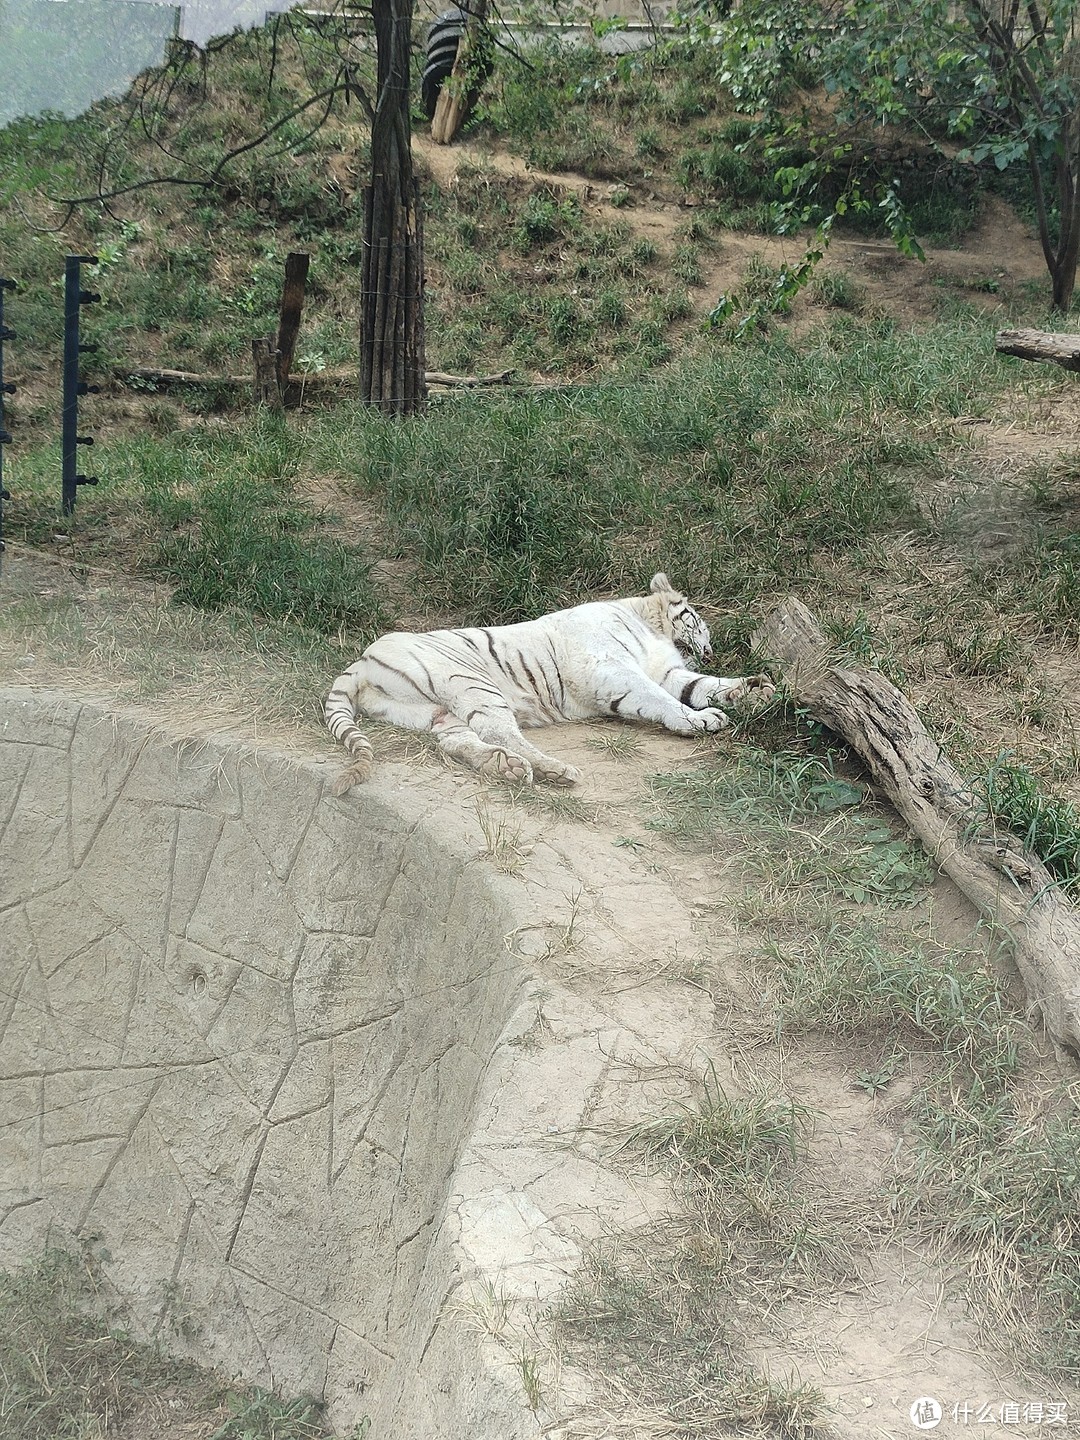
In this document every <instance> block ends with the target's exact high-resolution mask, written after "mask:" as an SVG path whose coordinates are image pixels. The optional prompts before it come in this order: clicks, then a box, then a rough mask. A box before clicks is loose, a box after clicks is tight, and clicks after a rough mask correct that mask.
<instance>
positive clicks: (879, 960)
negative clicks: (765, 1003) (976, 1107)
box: [764, 923, 1021, 1091]
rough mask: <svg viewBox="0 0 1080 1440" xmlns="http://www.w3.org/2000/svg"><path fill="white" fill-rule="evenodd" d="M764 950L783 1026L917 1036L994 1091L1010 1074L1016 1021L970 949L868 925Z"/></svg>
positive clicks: (1017, 1040) (1016, 1046)
mask: <svg viewBox="0 0 1080 1440" xmlns="http://www.w3.org/2000/svg"><path fill="white" fill-rule="evenodd" d="M764 954H765V955H766V957H767V958H768V961H769V963H770V966H771V967H772V968H773V973H774V975H775V977H776V980H777V983H778V986H779V996H778V1013H779V1020H780V1024H781V1025H782V1026H783V1027H784V1028H787V1029H791V1030H794V1031H799V1030H806V1029H817V1030H822V1031H824V1032H826V1033H827V1034H831V1035H860V1036H863V1037H869V1036H874V1035H879V1034H884V1035H885V1036H887V1037H890V1038H892V1039H894V1040H899V1039H902V1038H904V1037H909V1038H914V1037H919V1038H921V1039H923V1040H927V1041H930V1042H932V1043H933V1045H934V1046H935V1047H936V1048H937V1049H939V1050H940V1051H941V1053H942V1054H943V1055H944V1057H945V1059H946V1061H947V1062H948V1064H949V1065H950V1066H956V1067H960V1068H961V1069H962V1070H963V1071H964V1072H966V1073H967V1074H968V1075H969V1076H976V1077H978V1080H979V1083H980V1084H981V1085H982V1086H984V1087H991V1086H993V1087H995V1088H996V1089H997V1090H998V1091H1000V1089H1001V1087H1002V1086H1003V1085H1004V1084H1005V1083H1006V1082H1007V1081H1008V1080H1009V1079H1010V1078H1011V1077H1012V1076H1013V1075H1014V1074H1015V1073H1016V1070H1017V1068H1018V1065H1019V1057H1020V1044H1021V1030H1020V1027H1018V1026H1017V1024H1016V1022H1015V1020H1014V1019H1013V1018H1012V1016H1011V1015H1010V1013H1009V1009H1008V1006H1007V1005H1006V1003H1005V1001H1004V999H1003V997H1002V994H1001V990H1000V987H999V985H998V982H997V980H996V978H995V977H994V975H993V974H992V973H991V972H990V971H989V970H988V969H987V968H986V967H985V965H982V964H979V963H978V962H976V961H975V960H974V959H973V958H972V957H971V956H965V955H958V954H956V953H953V952H949V951H945V950H942V949H940V948H939V947H937V946H935V945H930V944H920V943H917V942H915V941H912V940H909V941H908V942H907V943H900V942H898V941H896V940H890V939H889V938H888V936H887V933H886V932H884V931H883V930H882V929H881V928H880V927H879V926H875V925H872V924H869V923H863V924H857V925H856V926H855V927H854V928H852V927H851V926H850V925H842V924H840V925H836V926H835V927H833V928H830V929H825V930H820V931H818V932H816V933H813V934H811V935H810V936H808V937H807V939H806V940H805V942H804V943H802V944H796V945H792V944H790V943H783V942H781V943H773V944H770V945H768V946H767V947H766V949H765V951H764Z"/></svg>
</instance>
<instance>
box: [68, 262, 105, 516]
mask: <svg viewBox="0 0 1080 1440" xmlns="http://www.w3.org/2000/svg"><path fill="white" fill-rule="evenodd" d="M97 263H98V257H97V256H96V255H68V256H67V258H66V260H65V264H64V409H63V435H62V460H63V499H62V501H61V510H62V512H63V514H65V515H72V514H74V511H75V497H76V493H77V490H78V487H79V486H80V485H96V484H97V483H98V477H97V476H96V475H79V474H76V471H77V470H78V461H77V459H76V454H77V451H78V447H79V446H80V445H93V443H94V439H93V436H92V435H80V434H79V396H80V395H96V394H97V393H98V386H97V385H87V384H86V382H85V381H83V380H80V379H79V356H80V355H83V354H87V353H89V352H93V351H95V350H97V348H98V347H97V345H96V344H94V343H93V342H92V341H91V342H89V343H87V344H85V345H80V343H79V310H80V307H81V306H83V305H93V304H94V303H95V302H96V301H98V300H100V299H101V296H100V295H98V294H96V293H95V292H94V291H92V290H84V289H83V288H82V283H81V279H80V274H79V271H80V267H81V266H83V265H96V264H97Z"/></svg>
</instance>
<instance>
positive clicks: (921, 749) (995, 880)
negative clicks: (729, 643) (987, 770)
mask: <svg viewBox="0 0 1080 1440" xmlns="http://www.w3.org/2000/svg"><path fill="white" fill-rule="evenodd" d="M754 643H755V648H757V649H760V650H761V651H762V652H763V653H765V654H767V655H771V656H772V657H774V659H775V660H776V661H777V662H778V663H779V666H780V669H781V670H782V673H783V678H784V683H785V684H786V685H787V687H788V689H789V690H790V692H791V694H792V695H793V696H794V698H795V699H796V701H798V703H799V704H800V705H804V706H805V707H806V708H807V709H808V710H809V712H810V714H811V715H813V717H814V718H815V719H816V720H820V721H821V722H822V723H823V724H825V725H827V726H829V728H830V729H831V730H835V731H836V732H837V734H839V735H842V736H843V737H844V739H845V740H847V741H848V742H849V744H850V745H851V746H852V748H853V749H854V750H855V751H857V752H858V754H859V756H860V758H861V759H862V760H863V761H864V762H865V764H866V765H867V767H868V768H869V770H870V772H871V774H872V775H873V777H874V779H875V781H876V782H877V783H878V784H879V785H880V786H881V788H882V790H884V792H885V794H886V795H887V796H888V797H889V799H890V800H891V801H892V803H893V804H894V805H895V806H896V808H897V810H898V811H899V812H900V814H901V815H902V816H903V818H904V819H905V820H906V821H907V823H908V824H909V825H910V826H911V828H912V830H913V831H914V832H915V834H916V835H917V836H918V838H919V839H920V840H921V841H922V844H923V846H924V848H925V849H926V850H927V852H928V853H929V854H930V856H931V857H932V858H933V859H934V861H935V862H936V863H937V864H938V865H940V866H941V868H942V869H943V870H944V871H945V872H946V874H947V875H949V877H950V878H951V879H952V880H954V881H955V882H956V884H957V885H959V887H960V889H961V890H963V891H964V893H965V894H966V895H967V897H968V899H969V900H971V901H972V902H973V903H974V904H975V905H976V906H977V907H978V909H979V910H980V911H981V912H982V913H983V914H984V915H986V916H987V917H988V918H989V919H991V920H992V921H994V923H995V924H997V925H1000V926H1001V927H1002V928H1003V929H1004V930H1005V931H1006V932H1007V934H1008V935H1009V937H1010V938H1011V940H1012V945H1013V957H1014V959H1015V960H1016V965H1017V969H1018V970H1019V971H1020V976H1021V979H1022V980H1023V982H1024V986H1025V988H1026V989H1027V992H1028V1001H1029V1004H1030V1006H1031V1008H1032V1010H1034V1011H1037V1012H1038V1013H1040V1014H1041V1016H1042V1020H1043V1024H1044V1025H1045V1026H1046V1029H1047V1031H1048V1032H1049V1034H1050V1035H1051V1036H1052V1037H1053V1039H1054V1040H1055V1041H1056V1042H1057V1043H1058V1044H1059V1045H1061V1046H1063V1047H1064V1048H1066V1049H1067V1050H1069V1051H1070V1052H1071V1053H1072V1054H1073V1055H1077V1054H1080V911H1078V910H1077V907H1076V906H1074V905H1072V904H1071V903H1070V902H1069V901H1068V900H1067V899H1065V898H1064V896H1063V895H1062V893H1061V890H1060V888H1059V887H1058V886H1057V885H1056V884H1055V881H1054V877H1053V876H1052V875H1051V874H1050V873H1049V871H1048V870H1047V869H1046V867H1045V866H1044V865H1043V864H1042V863H1041V861H1040V860H1039V859H1038V858H1037V857H1036V856H1034V855H1032V854H1031V853H1030V852H1028V851H1026V850H1024V848H1023V846H1022V845H1021V843H1020V841H1019V840H1018V839H1016V838H1015V837H1014V836H1013V835H1011V834H1008V833H1003V832H999V831H997V830H996V829H995V826H994V823H993V819H992V817H991V816H989V815H988V814H987V813H986V810H985V807H983V806H981V805H980V804H979V803H978V801H977V800H976V798H975V796H974V795H973V794H972V793H971V792H970V790H969V789H968V787H967V786H966V785H965V783H964V780H963V778H962V777H961V775H960V774H959V772H958V771H957V770H956V768H955V767H954V766H953V765H952V764H951V762H950V761H949V759H948V756H946V755H945V754H944V752H943V751H942V749H941V747H940V746H939V745H938V744H937V742H936V741H935V740H934V739H933V737H932V736H931V735H930V734H929V733H928V732H927V730H926V729H925V727H924V726H923V723H922V721H921V720H920V719H919V717H918V715H917V714H916V713H915V710H914V707H913V706H912V705H911V704H910V703H909V702H908V700H907V699H906V698H905V697H904V696H903V695H902V694H901V693H900V691H899V690H897V689H896V687H895V686H894V685H891V684H890V683H889V681H888V680H886V679H885V677H884V676H883V675H879V674H877V673H876V672H875V671H871V670H863V669H857V668H854V667H850V668H849V667H848V666H841V665H836V664H833V663H832V660H831V658H830V656H829V653H828V646H827V644H826V642H825V637H824V635H823V634H822V632H821V630H820V628H819V627H818V625H817V622H816V621H815V619H814V617H813V616H812V615H811V614H810V612H809V610H807V608H806V606H805V605H803V604H802V603H801V602H800V601H798V600H796V599H795V598H794V597H791V598H789V599H787V600H785V601H784V602H783V603H782V604H781V605H780V606H779V607H778V608H777V609H776V610H775V611H774V612H773V613H772V614H771V615H770V616H769V618H768V619H767V620H766V622H765V625H764V628H763V631H762V633H761V634H759V635H758V636H755V642H754Z"/></svg>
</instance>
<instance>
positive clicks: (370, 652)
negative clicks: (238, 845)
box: [325, 574, 774, 795]
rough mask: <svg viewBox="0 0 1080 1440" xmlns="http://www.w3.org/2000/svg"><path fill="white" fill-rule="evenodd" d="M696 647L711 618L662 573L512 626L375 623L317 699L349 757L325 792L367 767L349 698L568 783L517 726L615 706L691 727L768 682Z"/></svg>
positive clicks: (467, 758) (522, 776) (451, 750)
mask: <svg viewBox="0 0 1080 1440" xmlns="http://www.w3.org/2000/svg"><path fill="white" fill-rule="evenodd" d="M696 659H700V660H704V661H706V662H707V661H709V660H711V659H712V649H711V647H710V645H709V631H708V627H707V626H706V624H705V622H704V620H702V618H701V616H700V615H699V614H698V613H697V611H696V610H695V609H694V608H693V606H692V605H690V604H689V603H688V601H687V599H686V597H685V596H684V595H682V594H680V592H679V591H678V590H676V589H675V588H674V586H673V585H672V584H671V582H670V580H669V579H668V577H667V576H666V575H663V574H660V575H654V576H653V578H652V584H651V585H650V587H649V594H648V595H643V596H635V597H632V598H630V599H626V600H610V601H596V602H593V603H591V604H588V605H575V606H573V608H571V609H569V610H556V611H555V612H554V613H553V614H551V615H542V616H541V617H540V619H538V620H526V621H524V622H523V623H521V624H518V625H493V626H483V627H473V628H467V629H461V630H431V631H428V632H426V633H424V634H413V633H409V632H401V631H398V632H395V633H394V634H391V635H383V636H382V637H381V638H380V639H378V640H376V641H375V642H374V643H373V644H372V645H369V646H368V648H367V649H366V650H365V651H364V654H363V655H362V656H361V658H360V659H359V660H357V661H356V663H355V664H354V665H350V666H349V668H348V670H346V671H345V673H344V674H343V675H339V676H338V678H337V679H336V680H335V681H334V685H333V689H332V690H331V691H330V694H329V697H328V698H327V701H326V712H325V713H326V723H327V725H328V727H329V729H330V733H331V734H332V735H333V736H334V738H335V739H336V740H340V741H341V743H342V744H343V745H344V746H345V748H346V750H348V752H349V754H350V756H352V764H351V765H350V766H348V768H347V769H346V770H345V771H344V773H343V774H342V776H341V778H340V780H339V781H338V782H337V784H336V785H335V786H334V793H335V794H338V795H340V794H343V793H344V791H346V790H347V789H348V788H349V787H350V785H352V784H353V783H354V782H355V781H359V780H365V779H366V778H367V776H368V775H369V774H370V771H371V764H372V758H373V753H372V749H371V744H370V742H369V741H368V740H367V738H366V737H365V736H364V734H363V733H362V732H361V730H360V729H359V728H358V726H357V724H356V715H357V712H358V711H362V712H363V713H364V714H366V715H368V716H370V717H371V718H372V719H376V720H387V721H389V722H390V723H391V724H394V725H403V726H405V727H407V728H408V729H410V730H430V731H431V732H432V734H433V735H434V736H435V738H436V740H438V742H439V744H440V745H441V746H442V748H443V750H444V751H445V752H446V754H447V755H449V756H451V757H452V758H453V759H455V760H460V761H463V762H464V763H465V764H466V765H471V766H473V767H474V768H475V769H477V770H482V771H488V772H490V773H493V774H497V775H500V776H502V777H504V778H506V779H508V780H518V781H524V782H525V783H527V784H531V783H532V781H533V780H534V779H537V780H547V781H549V782H551V783H552V784H556V785H572V784H573V783H574V782H575V781H576V780H579V779H580V778H581V772H580V771H579V770H577V769H576V768H575V767H574V766H573V765H566V764H564V763H563V761H561V760H555V759H553V758H552V757H551V756H550V755H545V754H544V753H543V751H542V750H538V749H537V748H536V746H535V745H532V744H530V742H529V741H528V740H526V738H525V736H524V735H523V734H522V733H521V726H523V725H524V726H535V725H545V724H550V723H554V722H556V721H559V720H589V719H592V718H594V717H597V716H601V715H617V716H619V717H620V718H623V719H633V720H651V721H654V722H655V723H656V724H658V725H663V726H664V728H665V729H667V730H672V731H674V733H675V734H676V735H699V734H701V733H702V732H703V731H711V730H721V729H723V727H724V726H725V725H726V724H727V723H728V717H727V716H726V715H725V714H724V712H723V711H722V710H718V709H716V708H715V706H716V705H717V704H723V705H731V704H733V703H736V702H739V701H743V700H746V699H747V698H748V697H755V698H757V699H761V700H767V699H768V698H769V697H770V696H771V695H772V693H773V690H774V686H773V685H772V682H771V681H770V680H769V678H768V676H765V675H755V676H749V677H744V678H741V679H720V678H717V677H716V676H712V675H699V674H698V673H697V671H696V670H695V669H694V668H693V666H694V661H695V660H696Z"/></svg>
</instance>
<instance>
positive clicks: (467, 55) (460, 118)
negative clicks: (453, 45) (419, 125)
mask: <svg viewBox="0 0 1080 1440" xmlns="http://www.w3.org/2000/svg"><path fill="white" fill-rule="evenodd" d="M487 12H488V0H472V4H471V5H470V7H469V21H468V24H467V25H466V26H465V33H464V35H462V37H461V42H460V44H459V45H458V52H457V55H456V56H455V57H454V68H453V70H451V72H450V76H449V79H447V80H446V82H445V83H444V84H443V87H442V89H441V90H440V91H439V98H438V100H437V101H436V102H435V114H434V115H433V116H432V120H431V138H432V140H434V141H435V144H436V145H449V144H450V142H451V141H452V140H453V139H454V137H455V136H456V135H457V133H458V131H459V130H460V129H461V127H462V125H464V124H465V121H466V120H467V119H468V118H469V115H470V114H471V113H472V108H473V106H474V105H475V104H476V98H477V93H478V90H479V88H480V86H479V83H478V81H477V79H476V76H475V75H474V74H473V70H474V67H475V66H477V65H479V66H480V68H481V70H483V69H484V57H483V54H482V49H481V47H482V45H483V34H484V26H485V24H486V23H487ZM488 68H489V69H490V65H489V66H488Z"/></svg>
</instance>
